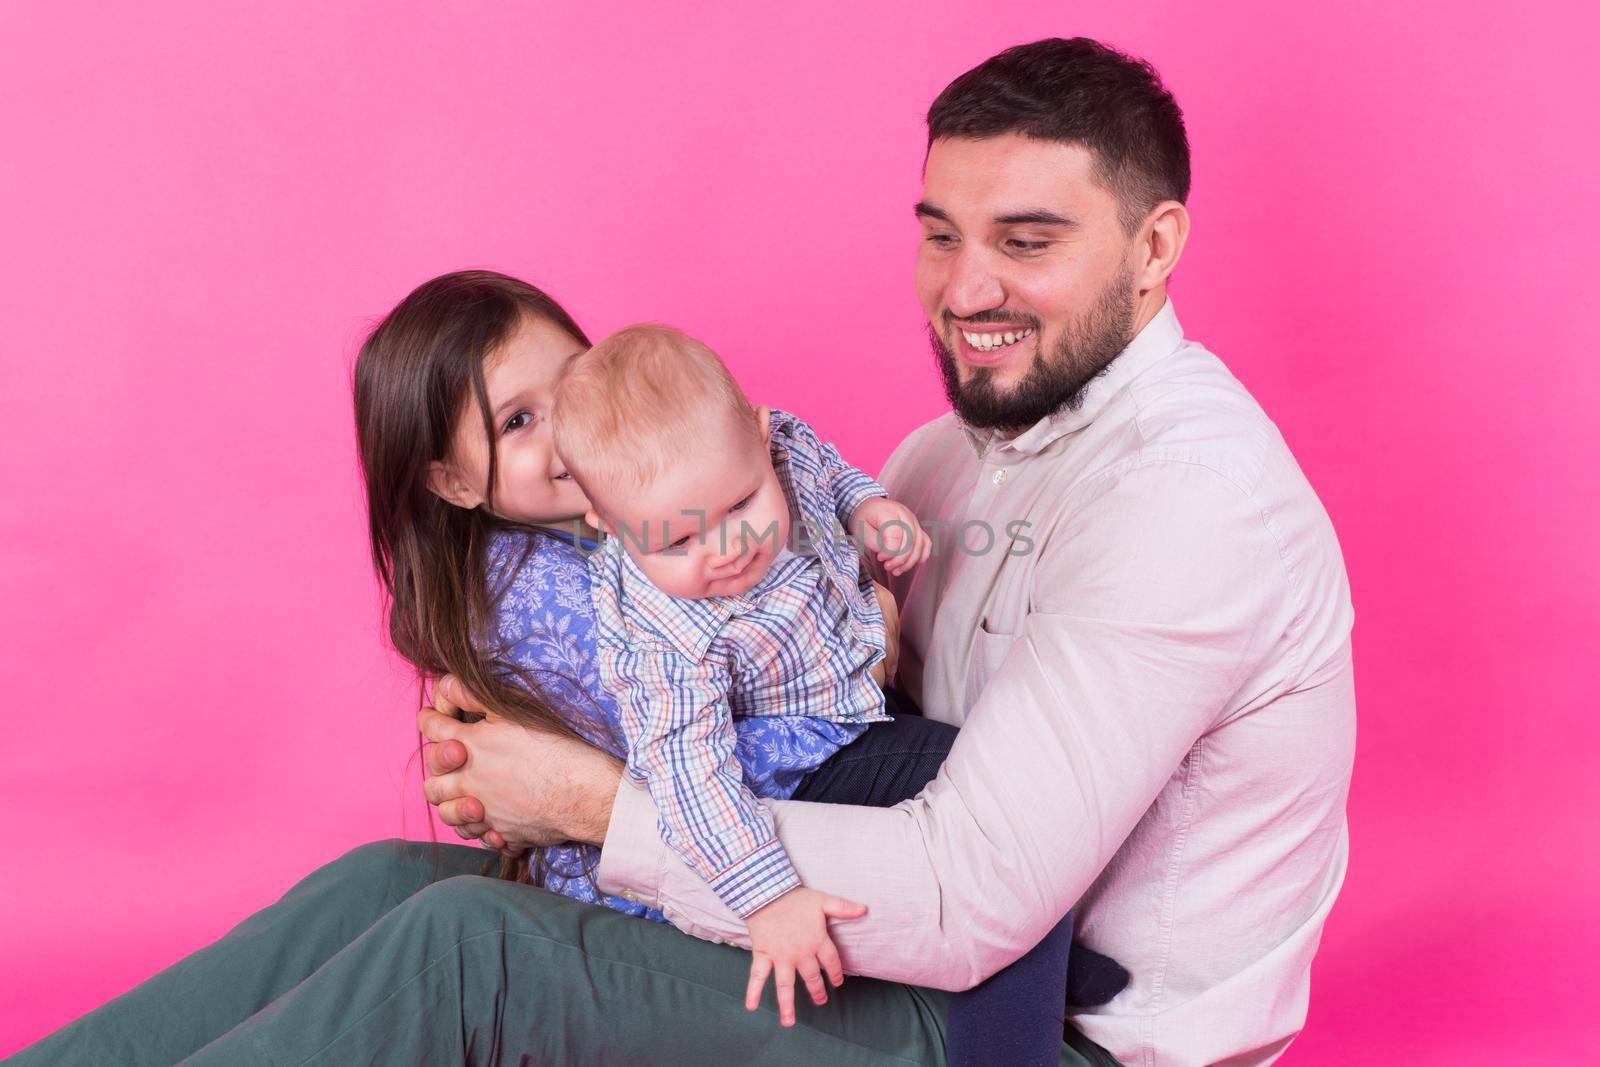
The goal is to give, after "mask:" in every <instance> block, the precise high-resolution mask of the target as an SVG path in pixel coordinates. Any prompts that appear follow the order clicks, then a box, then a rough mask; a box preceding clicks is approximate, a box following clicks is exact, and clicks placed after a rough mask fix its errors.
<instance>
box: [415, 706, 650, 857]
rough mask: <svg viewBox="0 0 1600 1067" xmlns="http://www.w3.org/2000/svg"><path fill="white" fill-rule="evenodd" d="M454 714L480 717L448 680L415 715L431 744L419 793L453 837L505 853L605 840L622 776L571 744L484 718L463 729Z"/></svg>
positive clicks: (609, 761)
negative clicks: (451, 829)
mask: <svg viewBox="0 0 1600 1067" xmlns="http://www.w3.org/2000/svg"><path fill="white" fill-rule="evenodd" d="M458 711H467V712H473V713H476V714H480V715H487V713H486V711H485V709H484V708H483V706H482V705H481V704H480V703H479V702H478V701H477V700H476V699H475V698H474V697H473V696H472V695H471V694H470V693H468V692H467V691H466V690H465V689H464V688H462V686H461V684H460V683H459V682H457V681H456V679H455V678H454V677H445V678H442V679H440V680H439V684H438V685H436V686H434V691H433V707H427V708H423V709H422V710H421V711H419V712H418V713H417V729H418V730H420V731H421V732H422V736H423V737H424V738H425V739H426V740H427V741H429V742H431V743H430V744H429V745H428V747H427V751H426V753H425V758H426V762H427V765H428V773H429V775H430V777H429V778H428V780H427V781H426V782H425V783H423V792H424V794H425V795H426V796H427V798H428V803H430V804H433V805H436V806H437V807H438V808H439V818H440V819H442V820H443V821H444V822H445V823H447V824H448V825H450V826H453V827H455V830H456V833H457V834H459V835H461V836H462V837H463V838H468V839H470V838H475V837H476V838H482V839H483V842H484V844H486V845H488V846H489V847H491V848H498V849H501V850H502V851H506V852H510V853H516V852H520V851H522V850H523V849H526V848H529V847H531V846H534V845H550V844H557V843H559V842H563V841H580V842H586V843H588V844H594V845H598V844H601V843H602V842H603V841H604V840H605V835H606V825H607V824H608V823H609V822H610V821H611V802H612V800H613V799H614V798H615V797H616V792H617V781H618V779H619V778H620V777H621V774H622V765H621V764H620V763H618V762H617V760H615V759H613V758H612V757H611V756H609V755H607V754H606V753H604V752H602V751H600V750H599V749H597V748H594V747H593V746H591V745H588V744H585V743H584V742H583V741H581V740H579V739H577V738H572V737H561V736H557V735H554V734H549V733H545V732H543V731H539V730H532V729H528V728H526V727H523V726H521V725H519V724H517V723H512V722H507V721H506V720H504V719H500V718H497V717H495V716H492V715H488V716H487V717H486V718H484V719H483V721H481V722H472V723H464V722H461V721H459V720H458V719H457V718H456V712H458Z"/></svg>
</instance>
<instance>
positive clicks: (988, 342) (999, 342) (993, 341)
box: [961, 327, 1033, 352]
mask: <svg viewBox="0 0 1600 1067" xmlns="http://www.w3.org/2000/svg"><path fill="white" fill-rule="evenodd" d="M961 336H962V337H965V338H966V339H967V344H969V345H971V346H972V347H973V348H975V349H977V350H978V351H979V352H993V351H994V350H995V349H997V348H1004V347H1005V346H1006V345H1010V344H1015V343H1017V342H1018V341H1020V340H1022V339H1023V338H1025V337H1032V336H1033V330H1032V328H1031V327H1030V328H1029V329H1026V330H1022V331H1021V332H1006V333H968V332H967V331H966V330H962V331H961Z"/></svg>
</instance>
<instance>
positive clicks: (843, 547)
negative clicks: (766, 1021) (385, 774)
mask: <svg viewBox="0 0 1600 1067" xmlns="http://www.w3.org/2000/svg"><path fill="white" fill-rule="evenodd" d="M554 430H555V438H556V447H557V449H558V450H559V452H560V453H561V456H562V458H563V459H564V460H565V461H566V464H567V468H568V470H569V471H570V472H571V474H572V476H573V477H574V478H575V479H576V480H577V482H578V484H579V485H580V486H581V487H582V488H583V490H584V492H585V493H586V494H587V496H588V498H589V500H590V503H591V505H592V507H593V511H592V512H591V513H590V515H589V522H590V523H591V524H592V525H594V526H595V527H597V528H599V529H602V530H604V531H605V532H606V534H607V535H608V536H607V540H606V541H605V542H604V543H603V544H602V546H601V548H600V549H599V550H598V551H597V552H596V553H595V554H594V555H593V556H592V557H591V559H590V566H591V577H592V589H593V596H594V604H595V616H596V628H597V629H596V635H597V645H598V654H599V660H600V667H601V671H602V675H603V678H604V681H605V683H606V686H607V688H608V689H609V690H611V691H612V692H613V693H615V694H617V696H618V698H619V702H620V703H621V705H622V721H623V726H624V730H625V732H626V734H627V740H628V773H629V774H630V776H631V777H632V778H634V779H635V780H636V781H638V782H641V783H642V784H644V785H645V786H647V787H648V788H649V790H650V793H651V795H652V797H653V798H654V800H655V802H656V805H657V808H658V809H659V812H660V816H661V834H662V838H663V840H664V841H665V842H666V843H667V844H668V845H669V846H671V847H672V849H673V850H674V851H675V852H677V854H678V855H679V856H681V857H682V858H683V860H684V861H685V862H686V863H688V864H689V865H690V866H691V867H692V868H693V869H694V870H695V871H696V872H697V873H698V874H699V875H700V876H701V877H702V878H704V879H705V881H706V882H707V883H708V884H709V885H710V886H711V887H712V888H713V889H714V890H715V891H716V893H717V895H718V896H719V897H720V898H721V899H722V900H723V902H724V903H726V904H727V905H728V907H729V908H731V909H732V910H733V911H735V912H736V913H738V914H739V915H740V916H742V917H744V919H745V921H746V923H747V924H748V927H749V930H750V939H751V942H752V944H753V951H754V959H753V961H752V964H751V975H750V987H749V994H748V996H747V1006H749V1007H751V1008H752V1009H753V1008H754V1007H755V1006H756V1003H757V1001H758V1000H759V997H760V993H761V990H762V988H763V987H764V986H765V984H766V979H767V977H768V976H769V975H773V976H774V978H775V984H776V985H777V988H778V996H779V1010H780V1015H781V1017H782V1018H783V1020H784V1023H785V1024H786V1025H789V1024H792V1021H793V1018H794V1010H793V999H792V998H793V985H794V978H795V975H796V973H798V974H799V976H800V977H801V979H802V980H803V981H804V983H805V984H806V986H807V987H808V988H809V989H810V991H811V994H812V999H813V1000H815V1001H816V1002H817V1003H822V1002H823V1000H825V999H826V997H825V992H824V990H825V987H824V986H823V985H822V979H821V975H822V974H826V975H827V976H828V978H829V980H831V981H832V983H833V984H834V985H838V984H839V983H840V982H842V981H843V971H842V969H841V966H840V961H839V955H838V952H837V950H836V949H835V947H834V945H833V942H832V941H831V939H830V938H829V937H828V929H827V921H828V919H829V918H852V917H856V916H859V915H861V914H863V912H864V910H865V909H864V908H862V907H861V906H860V905H856V904H852V903H850V902H848V901H843V900H839V899H838V898H834V897H829V896H827V895H825V894H823V893H820V892H817V891H815V890H812V889H809V888H806V887H805V886H803V885H801V882H800V877H799V875H798V874H796V873H795V870H794V867H793V866H792V865H791V864H790V862H789V857H788V856H787V854H786V853H785V852H784V850H783V846H782V844H781V843H780V842H779V841H778V837H777V834H776V833H775V831H774V829H773V823H772V817H771V815H770V813H769V812H768V810H767V809H766V807H764V806H763V805H762V804H761V803H760V802H758V801H757V799H756V797H755V796H754V795H753V794H752V793H751V792H750V790H749V789H748V788H746V786H745V784H744V782H743V780H742V777H741V773H740V766H739V763H738V761H737V760H736V758H735V754H734V745H735V735H734V729H733V717H734V716H766V715H777V716H786V717H795V718H797V719H798V720H800V721H801V722H802V723H803V724H804V729H803V730H802V731H800V732H799V733H797V734H796V736H797V738H799V739H800V744H801V746H802V747H803V748H804V750H805V751H806V752H807V753H808V754H809V755H810V756H811V757H812V758H811V759H809V760H807V761H804V762H803V763H802V766H801V769H800V770H799V771H798V772H796V773H797V781H796V783H795V784H796V785H798V778H799V777H803V776H804V775H806V774H809V773H810V772H811V771H814V770H815V769H816V768H817V767H818V766H820V765H821V764H822V763H823V762H825V761H826V760H827V759H828V758H829V757H830V756H832V755H833V754H834V753H836V752H837V751H839V750H840V749H841V748H843V747H845V746H847V745H849V744H851V743H852V742H854V741H855V740H857V739H858V738H860V737H861V735H862V734H863V733H865V732H866V731H867V730H868V729H870V728H872V726H873V724H875V723H886V722H889V721H890V720H889V716H887V715H886V714H885V713H884V695H883V691H882V690H881V689H880V687H879V681H878V680H877V679H876V678H875V677H874V673H873V672H874V668H875V667H877V666H878V665H879V664H880V662H881V661H882V660H883V658H884V654H885V645H886V641H885V622H884V616H883V613H882V611H881V610H880V606H879V603H878V600H877V598H876V597H875V595H874V593H873V586H872V583H871V580H870V579H869V578H868V577H867V575H866V574H865V572H864V568H863V567H862V563H861V557H860V553H859V551H858V549H857V544H856V542H857V541H859V542H860V543H861V544H863V545H865V546H866V547H867V548H868V549H869V550H871V551H873V552H875V553H876V554H877V556H878V558H879V560H880V561H882V563H883V565H884V567H885V569H887V570H888V571H889V572H890V573H892V574H900V573H903V572H904V571H906V570H907V569H909V568H911V567H914V566H916V565H917V564H918V563H920V562H922V561H923V560H924V559H926V558H927V555H928V553H929V550H930V548H931V543H930V540H929V538H928V535H927V534H926V533H925V532H924V531H923V530H922V528H921V527H920V526H919V525H918V524H917V521H916V517H915V515H914V514H912V512H911V510H910V509H909V508H907V507H906V506H905V505H903V504H900V503H898V502H896V501H893V500H890V499H889V498H888V496H887V494H885V493H884V491H883V488H882V487H881V486H879V485H878V483H877V482H875V481H874V480H873V479H872V478H870V477H868V476H867V475H865V474H863V473H862V472H861V471H858V470H856V469H854V468H853V467H850V466H848V465H846V464H845V463H844V462H843V461H842V460H841V459H840V457H839V453H838V452H837V451H835V450H834V449H833V448H832V447H831V446H829V445H826V444H823V443H822V442H821V441H819V440H818V439H817V437H816V435H815V434H814V433H813V432H812V431H811V429H810V427H808V426H807V425H806V424H805V423H803V422H801V421H800V420H799V419H797V418H795V417H794V416H792V415H788V414H785V413H783V412H779V411H769V410H768V409H766V408H756V407H754V406H752V405H751V403H750V401H749V400H748V399H747V398H746V397H745V395H744V392H743V391H742V390H741V389H740V388H739V385H738V383H737V382H735V381H734V379H733V377H732V375H730V374H729V372H728V370H727V368H726V367H725V366H724V365H723V363H722V361H721V360H720V359H718V358H717V356H716V354H715V353H713V352H712V351H711V350H710V349H709V348H707V347H706V346H705V345H703V344H701V343H700V342H698V341H696V340H694V339H693V338H691V337H688V336H686V335H685V334H683V333H680V332H679V331H677V330H673V329H670V328H667V327H663V326H635V327H631V328H629V329H626V330H623V331H621V332H620V333H617V334H614V335H613V336H611V337H609V338H607V339H606V340H605V341H603V342H601V343H600V344H599V345H597V346H595V347H594V348H593V349H591V350H590V351H589V352H588V353H586V354H584V355H582V356H580V357H578V358H577V359H576V360H575V361H574V362H573V364H572V366H571V368H570V369H569V370H568V372H567V374H566V377H565V378H564V380H563V381H562V383H561V386H560V388H559V390H558V392H557V395H556V403H555V411H554ZM837 524H843V525H844V527H845V529H847V530H849V531H850V534H851V537H852V538H854V539H855V540H851V539H849V538H845V537H843V536H840V535H838V533H837V529H838V526H837Z"/></svg>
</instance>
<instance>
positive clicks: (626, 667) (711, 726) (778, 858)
mask: <svg viewBox="0 0 1600 1067" xmlns="http://www.w3.org/2000/svg"><path fill="white" fill-rule="evenodd" d="M602 659H603V663H604V664H605V667H606V673H607V676H608V677H607V679H606V681H607V684H608V685H611V686H612V687H613V689H614V690H615V691H617V692H619V693H620V694H621V695H622V698H623V712H622V724H623V730H624V732H625V733H626V735H627V739H628V770H629V773H630V774H631V775H632V776H633V777H634V778H635V779H637V780H639V781H641V782H643V783H644V785H645V786H646V787H648V788H649V790H650V794H651V796H652V797H653V798H654V799H655V801H656V806H657V810H658V811H659V813H660V816H661V839H662V840H663V841H664V842H666V843H667V845H668V846H670V847H671V848H672V850H673V851H674V852H676V853H677V854H678V855H679V856H681V857H682V858H683V861H684V862H685V863H687V864H688V865H689V866H690V867H691V868H693V869H694V871H695V873H697V874H698V875H700V877H701V878H703V879H705V881H706V884H708V885H709V886H711V888H712V889H713V890H715V891H716V894H717V896H718V897H720V898H721V899H722V901H723V903H725V904H727V905H728V907H729V908H731V909H733V911H735V912H736V913H738V914H739V915H741V916H748V915H750V914H751V913H752V912H754V911H756V910H757V909H759V908H761V907H763V906H765V905H767V904H770V903H771V902H772V901H774V900H776V899H777V898H778V897H780V896H782V895H783V894H784V893H787V892H789V891H790V890H791V889H795V888H797V887H798V886H799V885H800V876H799V875H798V874H796V873H795V870H794V867H793V866H792V865H791V864H790V863H789V857H788V855H787V854H786V853H785V852H784V851H783V846H782V845H781V844H780V843H779V841H778V836H777V834H776V832H775V831H774V829H773V825H772V815H771V813H770V812H768V811H767V809H766V807H765V806H763V805H762V804H761V803H760V802H759V801H758V800H757V799H756V798H755V796H754V795H753V794H752V793H751V792H750V791H749V790H748V789H747V788H745V785H744V776H743V773H742V771H741V768H740V766H739V761H738V759H737V758H736V757H735V755H734V741H735V737H734V731H733V716H732V713H731V711H730V709H729V707H728V686H729V679H730V675H729V665H728V663H727V662H726V661H725V660H723V659H721V658H720V657H718V656H717V655H716V654H715V652H713V653H710V654H708V655H706V656H705V657H704V658H702V659H700V660H698V661H696V660H691V659H690V658H689V657H688V656H686V655H684V654H682V653H680V652H679V651H677V650H676V649H667V648H657V647H651V646H648V645H636V646H633V647H630V648H627V649H608V650H607V651H606V652H605V653H604V654H603V657H602Z"/></svg>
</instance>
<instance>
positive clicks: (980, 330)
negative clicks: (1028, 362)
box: [955, 323, 1038, 367]
mask: <svg viewBox="0 0 1600 1067" xmlns="http://www.w3.org/2000/svg"><path fill="white" fill-rule="evenodd" d="M1037 332H1038V331H1037V330H1036V328H1035V327H1032V326H1023V325H1020V324H1017V323H1007V324H1003V325H985V326H981V327H970V326H961V325H959V324H957V325H956V327H955V333H956V337H957V343H956V345H955V348H956V350H957V353H958V354H959V355H960V357H961V361H962V362H963V363H968V364H971V365H973V366H977V367H996V366H999V365H1000V364H1002V363H1005V362H1006V361H1007V360H1009V359H1010V358H1011V357H1012V356H1013V355H1015V354H1016V353H1017V352H1021V351H1023V349H1022V348H1019V347H1018V345H1019V344H1020V343H1021V342H1023V341H1026V340H1027V339H1028V338H1030V337H1032V336H1033V335H1034V334H1035V333H1037Z"/></svg>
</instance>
